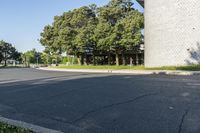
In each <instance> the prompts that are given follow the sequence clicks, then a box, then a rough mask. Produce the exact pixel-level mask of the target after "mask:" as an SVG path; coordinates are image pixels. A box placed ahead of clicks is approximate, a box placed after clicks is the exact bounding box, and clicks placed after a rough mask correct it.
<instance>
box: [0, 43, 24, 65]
mask: <svg viewBox="0 0 200 133" xmlns="http://www.w3.org/2000/svg"><path fill="white" fill-rule="evenodd" d="M20 56H21V54H20V53H19V52H18V51H17V50H16V49H15V47H14V46H12V44H10V43H8V42H5V41H3V40H2V41H0V63H1V62H2V61H4V65H5V66H7V61H8V60H10V59H12V60H19V59H20Z"/></svg>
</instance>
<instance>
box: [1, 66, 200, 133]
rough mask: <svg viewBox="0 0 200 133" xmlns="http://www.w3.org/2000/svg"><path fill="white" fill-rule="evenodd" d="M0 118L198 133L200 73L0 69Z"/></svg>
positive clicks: (76, 127) (111, 131)
mask: <svg viewBox="0 0 200 133" xmlns="http://www.w3.org/2000/svg"><path fill="white" fill-rule="evenodd" d="M0 116H2V117H5V118H9V119H13V120H20V121H24V122H27V123H31V124H34V125H38V126H42V127H45V128H49V129H54V130H59V131H62V132H66V133H199V132H200V76H167V75H113V74H91V73H90V74H88V73H69V72H48V71H40V70H35V69H0Z"/></svg>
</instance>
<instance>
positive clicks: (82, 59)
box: [81, 54, 84, 65]
mask: <svg viewBox="0 0 200 133" xmlns="http://www.w3.org/2000/svg"><path fill="white" fill-rule="evenodd" d="M83 64H84V55H83V54H82V55H81V65H83Z"/></svg>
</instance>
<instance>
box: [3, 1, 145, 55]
mask: <svg viewBox="0 0 200 133" xmlns="http://www.w3.org/2000/svg"><path fill="white" fill-rule="evenodd" d="M108 2H109V0H1V1H0V20H1V21H0V40H4V41H6V42H9V43H12V44H13V45H14V46H15V47H16V49H17V50H18V51H20V52H25V51H27V50H31V49H33V48H36V50H38V51H40V52H41V51H42V50H44V48H43V47H42V45H41V44H40V43H39V41H38V39H39V38H40V33H41V32H42V30H43V28H44V26H45V25H48V24H51V23H52V22H53V17H54V16H56V15H61V14H62V13H63V12H65V11H69V10H72V9H74V8H79V7H81V6H85V5H90V4H93V3H95V4H97V5H98V6H102V5H105V4H107V3H108ZM134 2H135V1H134ZM134 6H135V8H136V9H138V10H139V11H141V12H142V11H143V9H142V7H141V6H140V5H139V4H138V3H137V2H135V5H134Z"/></svg>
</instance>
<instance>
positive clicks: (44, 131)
mask: <svg viewBox="0 0 200 133" xmlns="http://www.w3.org/2000/svg"><path fill="white" fill-rule="evenodd" d="M0 122H2V123H5V124H8V125H12V126H16V127H20V128H23V129H28V130H31V131H33V132H35V133H62V132H60V131H56V130H52V129H48V128H44V127H41V126H37V125H33V124H29V123H26V122H22V121H17V120H11V119H8V118H4V117H2V116H0Z"/></svg>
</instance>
